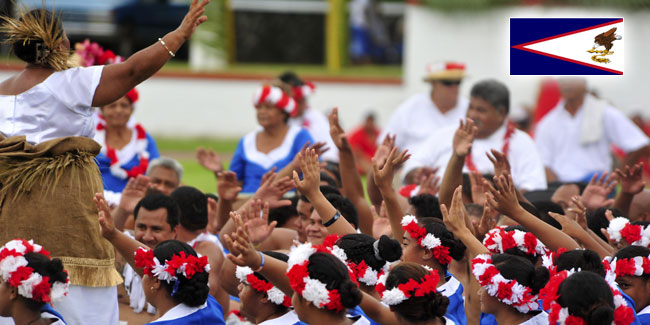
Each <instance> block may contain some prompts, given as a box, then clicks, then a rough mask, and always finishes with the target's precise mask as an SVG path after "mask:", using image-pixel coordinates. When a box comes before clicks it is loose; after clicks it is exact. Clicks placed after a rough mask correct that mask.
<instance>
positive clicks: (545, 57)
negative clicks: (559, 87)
mask: <svg viewBox="0 0 650 325" xmlns="http://www.w3.org/2000/svg"><path fill="white" fill-rule="evenodd" d="M624 34H625V31H624V28H623V18H510V74H511V75H622V74H623V63H624V62H623V58H624V46H623V42H624V40H625V36H624Z"/></svg>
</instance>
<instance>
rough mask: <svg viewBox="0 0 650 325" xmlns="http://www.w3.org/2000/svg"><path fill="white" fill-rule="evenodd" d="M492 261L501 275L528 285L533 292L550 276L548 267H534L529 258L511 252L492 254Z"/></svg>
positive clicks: (542, 285)
mask: <svg viewBox="0 0 650 325" xmlns="http://www.w3.org/2000/svg"><path fill="white" fill-rule="evenodd" d="M492 263H494V266H495V267H496V268H497V270H499V273H501V275H502V276H503V277H504V278H506V279H508V280H517V282H519V284H521V285H523V286H526V287H529V288H530V289H531V290H532V293H533V294H535V295H536V294H537V293H539V290H541V289H542V288H544V286H545V285H546V282H548V279H549V277H550V274H549V272H548V269H546V268H545V267H543V266H540V267H537V268H536V267H535V265H534V264H533V263H531V262H530V261H529V260H527V259H525V258H523V257H520V256H515V255H511V254H494V255H492Z"/></svg>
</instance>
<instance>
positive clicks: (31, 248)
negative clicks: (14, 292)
mask: <svg viewBox="0 0 650 325" xmlns="http://www.w3.org/2000/svg"><path fill="white" fill-rule="evenodd" d="M28 253H38V254H41V255H43V256H45V257H47V258H48V259H49V258H50V253H49V252H47V251H46V250H45V249H43V247H42V246H41V245H37V244H34V242H33V241H31V240H30V241H26V240H24V239H14V240H12V241H10V242H8V243H6V244H5V245H4V246H2V247H1V248H0V273H1V274H2V280H3V281H4V282H6V283H7V284H9V285H10V286H12V287H14V288H17V289H18V294H20V295H21V296H23V297H25V298H28V299H33V300H35V301H38V302H49V301H52V299H59V298H61V297H63V296H65V295H67V294H68V286H69V282H70V281H69V280H68V279H67V278H66V281H65V282H60V281H56V282H54V283H50V277H48V276H42V275H40V274H39V273H38V272H35V271H34V269H33V268H31V267H29V266H27V265H28V264H29V263H28V261H27V259H26V258H25V255H26V254H28ZM64 272H66V271H64ZM66 273H67V272H66Z"/></svg>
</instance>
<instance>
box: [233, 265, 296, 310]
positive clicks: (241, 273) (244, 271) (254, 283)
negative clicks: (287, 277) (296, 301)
mask: <svg viewBox="0 0 650 325" xmlns="http://www.w3.org/2000/svg"><path fill="white" fill-rule="evenodd" d="M235 276H237V279H239V282H241V283H245V284H248V285H250V286H251V287H252V288H253V289H255V291H257V292H263V293H266V296H267V297H269V300H270V301H271V302H272V303H274V304H276V305H282V306H285V307H291V298H289V297H287V296H286V295H285V294H284V293H283V292H282V290H280V289H278V288H276V287H275V286H274V285H273V284H271V283H270V282H268V281H266V280H262V279H260V278H258V277H257V276H256V275H255V274H254V272H253V270H252V269H251V268H250V267H247V266H246V267H241V266H237V270H236V271H235Z"/></svg>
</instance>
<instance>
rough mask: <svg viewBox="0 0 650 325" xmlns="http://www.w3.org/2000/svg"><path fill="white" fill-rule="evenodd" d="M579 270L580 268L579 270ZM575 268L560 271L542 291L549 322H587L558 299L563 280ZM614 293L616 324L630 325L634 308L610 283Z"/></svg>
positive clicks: (582, 323) (570, 324)
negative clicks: (570, 311) (572, 312)
mask: <svg viewBox="0 0 650 325" xmlns="http://www.w3.org/2000/svg"><path fill="white" fill-rule="evenodd" d="M578 271H579V270H578ZM575 272H577V271H575V270H570V271H567V270H564V271H560V272H558V273H557V274H555V275H554V276H552V277H551V279H550V280H549V281H548V283H546V286H545V287H544V288H543V289H542V290H541V291H540V296H541V298H542V299H543V302H542V307H543V308H544V309H545V310H548V311H549V314H548V322H549V324H560V325H563V324H567V325H586V324H587V322H586V321H585V320H584V319H583V318H581V317H578V316H574V315H571V314H569V308H567V307H562V306H561V305H560V304H559V303H558V302H557V299H558V298H559V297H560V295H559V293H558V291H559V289H560V285H561V284H562V281H564V280H565V279H566V278H568V277H569V276H571V274H573V273H575ZM609 286H610V289H611V290H612V294H613V295H614V322H612V324H614V325H628V324H630V323H632V322H633V321H634V310H632V308H630V307H628V306H627V303H626V302H625V299H624V298H623V296H622V295H621V292H620V291H618V289H616V288H615V287H614V286H612V285H611V284H609Z"/></svg>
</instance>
